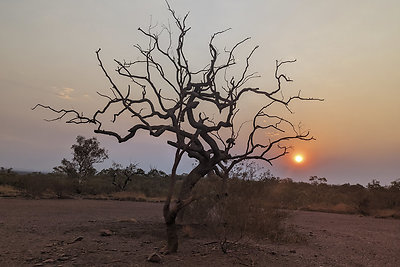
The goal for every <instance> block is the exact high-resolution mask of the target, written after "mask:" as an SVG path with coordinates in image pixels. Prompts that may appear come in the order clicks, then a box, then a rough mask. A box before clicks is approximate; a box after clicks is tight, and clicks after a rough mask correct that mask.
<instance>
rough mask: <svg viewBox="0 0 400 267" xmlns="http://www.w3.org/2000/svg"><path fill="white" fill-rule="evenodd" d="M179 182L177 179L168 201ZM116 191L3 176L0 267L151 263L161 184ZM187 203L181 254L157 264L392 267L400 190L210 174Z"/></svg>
mask: <svg viewBox="0 0 400 267" xmlns="http://www.w3.org/2000/svg"><path fill="white" fill-rule="evenodd" d="M153 174H154V172H153ZM181 181H182V177H179V179H178V183H177V188H176V192H179V186H180V184H181ZM113 182H114V184H113ZM115 182H116V179H115V177H110V176H107V175H105V174H102V175H95V176H92V177H88V178H87V179H86V181H85V182H84V183H81V184H79V183H78V182H77V181H76V180H75V179H71V178H70V177H67V176H64V175H61V174H54V173H53V174H42V173H30V174H17V173H14V172H12V171H3V172H2V173H1V174H0V210H1V213H2V214H3V216H2V217H1V219H0V233H1V235H2V237H3V238H2V242H0V247H1V250H2V253H1V254H0V263H1V264H6V265H18V266H20V265H27V266H32V265H37V266H43V265H54V264H58V265H66V266H70V265H74V266H87V265H93V266H94V265H95V266H108V265H113V266H150V265H151V264H153V263H150V262H148V261H147V260H146V259H147V257H148V256H149V255H150V254H151V253H153V252H160V251H161V250H162V247H163V246H164V245H165V228H164V225H163V219H162V203H161V202H162V201H163V200H164V199H165V197H166V195H167V191H168V177H166V176H165V175H158V173H157V172H155V175H149V174H141V175H134V176H132V177H131V180H130V181H129V183H128V184H127V186H126V187H125V188H124V190H121V187H120V186H116V184H115ZM194 195H195V197H196V201H194V202H193V203H192V204H191V205H190V206H188V207H187V208H186V209H185V210H184V213H182V214H181V216H180V217H179V236H180V240H181V242H180V249H179V252H178V254H174V255H168V256H166V255H164V256H161V258H160V260H161V263H162V264H165V265H168V266H182V265H193V266H207V265H210V264H211V265H215V264H217V265H218V266H232V265H241V266H243V265H244V266H265V265H268V266H283V265H284V266H323V265H329V266H377V265H385V266H397V264H398V263H399V262H400V258H399V256H398V255H400V253H399V252H400V251H398V243H399V242H400V240H399V236H400V235H399V232H398V231H399V230H400V220H396V219H399V218H400V183H399V181H395V182H393V183H392V184H391V185H390V186H380V184H379V182H378V181H376V180H374V181H372V182H371V183H369V184H368V186H367V187H364V186H361V185H350V184H344V185H329V184H326V183H325V182H324V180H323V179H317V178H316V177H314V179H311V181H310V183H304V182H293V181H292V180H290V179H278V178H274V177H272V176H266V177H262V176H261V177H260V176H259V177H257V180H252V179H249V177H243V175H242V176H238V177H232V178H229V179H228V180H227V181H226V183H223V182H222V180H221V179H220V178H218V177H216V176H214V175H209V176H207V177H205V178H203V179H202V180H201V181H200V182H199V183H198V184H197V185H196V187H195V189H194ZM116 200H117V201H116ZM311 211H313V212H311ZM334 213H336V214H334ZM339 213H340V214H339ZM383 218H387V219H383ZM32 242H34V243H35V246H34V247H32V246H31V244H32ZM160 255H161V254H160Z"/></svg>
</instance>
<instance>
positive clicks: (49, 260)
mask: <svg viewBox="0 0 400 267" xmlns="http://www.w3.org/2000/svg"><path fill="white" fill-rule="evenodd" d="M54 262H55V260H54V259H47V260H44V261H42V263H43V264H46V263H54Z"/></svg>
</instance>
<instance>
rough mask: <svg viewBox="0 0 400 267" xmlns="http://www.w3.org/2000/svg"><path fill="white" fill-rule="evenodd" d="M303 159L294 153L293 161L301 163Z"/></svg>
mask: <svg viewBox="0 0 400 267" xmlns="http://www.w3.org/2000/svg"><path fill="white" fill-rule="evenodd" d="M303 160H304V157H303V156H302V155H296V156H295V157H294V161H296V162H297V163H301V162H303Z"/></svg>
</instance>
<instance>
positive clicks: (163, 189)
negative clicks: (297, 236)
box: [0, 172, 400, 219]
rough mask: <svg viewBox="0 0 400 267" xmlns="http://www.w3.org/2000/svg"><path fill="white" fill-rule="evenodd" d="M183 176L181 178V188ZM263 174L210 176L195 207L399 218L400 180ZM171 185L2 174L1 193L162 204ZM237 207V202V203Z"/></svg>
mask: <svg viewBox="0 0 400 267" xmlns="http://www.w3.org/2000/svg"><path fill="white" fill-rule="evenodd" d="M182 178H183V176H181V177H180V178H179V177H178V183H177V188H176V191H177V192H178V189H179V186H180V181H181V179H182ZM258 178H259V179H258V180H257V181H255V180H251V179H242V178H230V179H228V180H227V183H226V185H225V189H224V190H225V191H224V192H222V191H221V186H222V184H221V183H222V182H221V180H220V179H219V178H217V177H215V176H213V175H210V176H208V177H206V178H204V179H202V181H200V182H199V184H198V185H196V188H195V195H197V199H198V200H197V201H196V202H195V203H194V205H192V206H193V207H196V209H197V210H199V208H200V207H213V208H215V205H214V204H216V203H217V202H218V200H219V199H224V201H228V202H238V203H246V205H248V206H249V207H252V206H254V207H258V208H262V209H264V210H266V209H270V208H278V209H285V210H308V211H322V212H333V213H344V214H360V215H370V216H376V217H393V218H397V219H399V218H400V181H399V180H397V181H393V182H392V184H391V185H390V186H381V185H380V184H379V181H376V180H373V181H372V182H371V183H369V184H368V186H366V187H364V186H362V185H359V184H357V185H350V184H342V185H330V184H326V183H324V182H322V183H321V182H318V180H317V179H314V181H313V182H310V183H305V182H294V181H293V180H291V179H288V178H287V179H278V178H274V177H267V178H262V177H261V178H260V177H258ZM168 184H169V181H168V177H166V176H157V175H156V176H149V175H146V174H143V175H134V176H133V177H132V178H131V181H130V182H129V183H128V185H127V186H126V188H125V190H121V189H120V188H118V187H117V186H115V185H113V178H112V177H109V176H107V175H96V176H92V177H89V178H87V180H86V181H85V182H84V183H82V184H78V183H77V181H76V180H74V179H71V178H70V177H67V176H64V175H61V174H53V173H50V174H43V173H29V174H17V173H14V172H9V173H7V172H2V173H0V196H1V197H17V196H18V197H24V198H31V199H39V198H86V199H112V200H134V201H153V202H154V201H155V202H157V201H160V202H161V201H163V200H164V199H165V197H166V195H167V192H168ZM223 194H224V195H223ZM213 203H214V204H213ZM235 207H238V205H237V204H235ZM196 216H197V215H196ZM196 216H194V217H196ZM192 217H193V216H192ZM197 217H199V216H197Z"/></svg>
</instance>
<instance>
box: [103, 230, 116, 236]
mask: <svg viewBox="0 0 400 267" xmlns="http://www.w3.org/2000/svg"><path fill="white" fill-rule="evenodd" d="M112 234H113V232H111V230H108V229H101V230H100V235H101V236H111V235H112Z"/></svg>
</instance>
